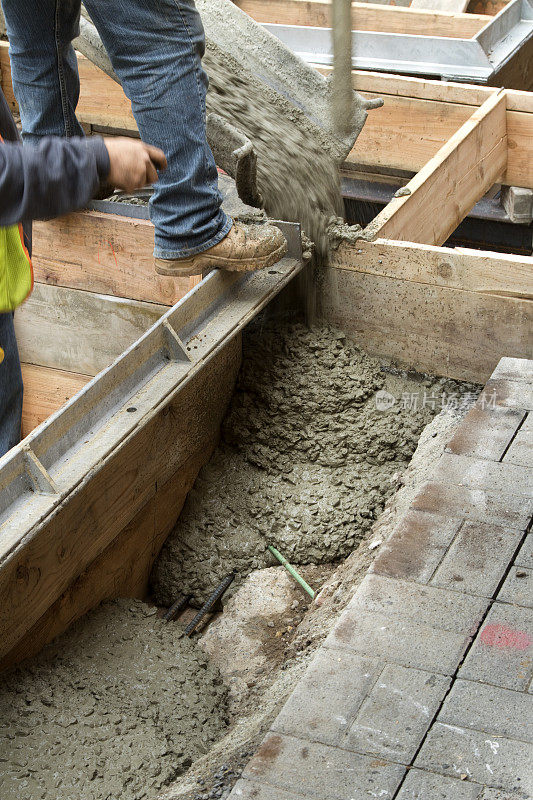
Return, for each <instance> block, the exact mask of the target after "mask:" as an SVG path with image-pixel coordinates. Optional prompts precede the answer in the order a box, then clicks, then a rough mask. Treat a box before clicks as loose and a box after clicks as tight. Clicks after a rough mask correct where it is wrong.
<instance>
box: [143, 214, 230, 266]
mask: <svg viewBox="0 0 533 800" xmlns="http://www.w3.org/2000/svg"><path fill="white" fill-rule="evenodd" d="M224 220H225V221H224V224H223V226H222V227H221V228H220V229H219V231H218V232H217V233H216V234H215V235H214V236H212V237H211V239H208V240H207V242H202V244H199V245H197V246H196V247H183V248H180V249H179V250H169V249H168V248H166V247H159V246H158V245H157V244H156V246H155V247H154V256H155V258H166V259H173V258H189V257H190V256H195V255H196V254H197V253H203V252H204V251H205V250H209V248H210V247H214V246H215V245H216V244H218V243H219V242H221V241H222V239H224V238H225V237H226V236H227V235H228V233H229V232H230V230H231V228H232V226H233V219H232V218H231V217H228V215H227V214H224Z"/></svg>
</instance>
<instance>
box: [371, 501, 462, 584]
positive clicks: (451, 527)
mask: <svg viewBox="0 0 533 800" xmlns="http://www.w3.org/2000/svg"><path fill="white" fill-rule="evenodd" d="M461 525H462V520H460V519H453V518H450V517H444V516H441V515H439V514H430V513H428V512H426V511H415V510H413V509H410V510H409V511H408V512H407V514H405V516H404V517H403V518H402V519H401V520H400V522H399V523H398V525H397V526H396V528H395V529H394V530H393V532H392V535H391V537H390V539H388V540H387V541H386V542H385V543H384V544H383V546H382V547H381V548H380V550H379V553H378V554H377V556H376V558H375V560H374V562H373V564H372V566H371V567H370V572H371V573H372V572H373V573H376V574H378V575H388V576H389V577H391V578H406V579H407V580H412V581H417V582H418V583H427V582H428V581H429V580H430V579H431V577H432V575H433V573H434V572H435V570H436V569H437V567H438V566H439V564H440V562H441V561H442V558H443V556H444V554H445V553H446V550H447V549H448V547H449V546H450V544H451V543H452V542H453V540H454V538H455V536H456V535H457V533H458V531H459V530H460V528H461Z"/></svg>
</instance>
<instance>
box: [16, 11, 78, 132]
mask: <svg viewBox="0 0 533 800" xmlns="http://www.w3.org/2000/svg"><path fill="white" fill-rule="evenodd" d="M80 5H81V0H39V2H35V0H2V7H3V10H4V15H5V18H6V25H7V32H8V36H9V56H10V59H11V74H12V78H13V89H14V92H15V97H16V98H17V100H18V103H19V106H20V115H21V120H22V129H23V136H24V139H25V141H28V140H31V139H34V138H37V137H40V136H46V135H55V136H82V135H83V131H82V129H81V127H80V125H79V123H78V121H77V119H76V115H75V110H76V105H77V103H78V95H79V79H78V65H77V60H76V54H75V53H74V50H73V48H72V44H71V42H72V39H73V38H75V37H76V36H77V35H78V24H79V15H80Z"/></svg>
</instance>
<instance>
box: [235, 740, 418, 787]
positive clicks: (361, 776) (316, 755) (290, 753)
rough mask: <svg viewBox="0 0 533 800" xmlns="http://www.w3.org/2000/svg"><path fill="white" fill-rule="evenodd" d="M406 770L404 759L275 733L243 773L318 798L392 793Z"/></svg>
mask: <svg viewBox="0 0 533 800" xmlns="http://www.w3.org/2000/svg"><path fill="white" fill-rule="evenodd" d="M404 774H405V768H404V767H403V766H400V765H399V764H392V763H388V762H387V761H385V760H384V759H378V758H372V756H368V755H360V754H359V753H351V752H348V751H347V750H341V749H340V748H338V747H327V746H326V745H322V744H316V743H315V742H309V741H306V740H305V739H296V738H295V737H293V736H282V735H280V734H276V733H270V734H269V735H268V736H267V737H266V739H265V740H264V741H263V743H262V745H261V746H260V748H259V750H258V751H257V753H256V754H255V756H254V757H253V758H252V760H251V761H250V763H249V764H248V766H247V767H246V769H245V771H244V773H243V777H244V778H250V779H255V780H260V782H261V783H265V784H267V785H268V786H273V787H275V788H277V789H283V790H285V791H294V789H295V788H296V787H297V789H298V792H301V793H302V794H304V795H306V796H309V797H316V798H335V800H337V799H338V800H348V799H349V798H352V797H382V798H384V800H388V798H392V797H393V796H394V793H395V791H396V789H397V788H398V786H399V784H400V781H401V779H402V778H403V776H404Z"/></svg>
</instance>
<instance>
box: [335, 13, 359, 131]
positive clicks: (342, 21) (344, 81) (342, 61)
mask: <svg viewBox="0 0 533 800" xmlns="http://www.w3.org/2000/svg"><path fill="white" fill-rule="evenodd" d="M331 27H332V32H331V35H332V39H333V75H332V78H331V89H332V91H331V108H332V116H333V122H334V125H335V128H336V130H337V132H338V133H339V135H341V136H349V135H350V134H351V132H352V130H353V126H354V111H355V108H354V102H355V101H354V92H353V88H352V3H351V0H332V3H331Z"/></svg>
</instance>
